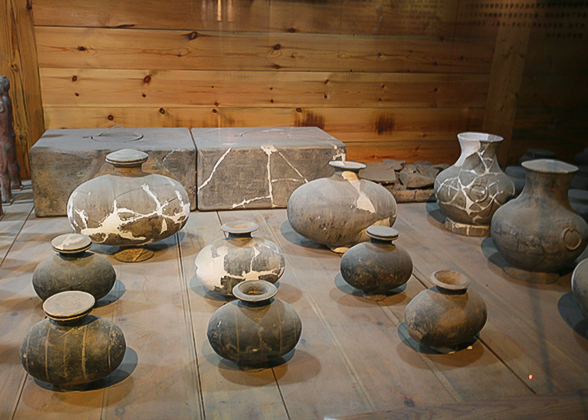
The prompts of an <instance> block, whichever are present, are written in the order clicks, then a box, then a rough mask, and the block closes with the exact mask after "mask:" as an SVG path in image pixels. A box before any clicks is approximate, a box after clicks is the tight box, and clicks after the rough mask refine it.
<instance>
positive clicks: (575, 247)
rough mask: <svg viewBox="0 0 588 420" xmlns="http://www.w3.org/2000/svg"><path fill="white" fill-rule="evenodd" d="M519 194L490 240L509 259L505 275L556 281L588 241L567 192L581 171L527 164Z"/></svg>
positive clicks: (497, 218) (495, 223) (499, 216)
mask: <svg viewBox="0 0 588 420" xmlns="http://www.w3.org/2000/svg"><path fill="white" fill-rule="evenodd" d="M523 167H524V168H525V169H526V170H527V175H526V181H525V188H524V189H523V192H522V193H521V195H520V196H519V197H518V198H516V199H515V200H512V201H510V202H508V203H507V204H505V205H504V206H502V207H501V208H500V209H499V210H498V211H497V212H496V214H495V215H494V218H493V219H492V240H493V241H494V245H496V249H498V251H499V252H500V254H502V256H503V257H504V258H505V259H506V261H507V263H508V266H507V267H505V268H504V270H505V271H506V273H507V274H509V275H511V276H512V277H515V278H517V279H519V280H524V281H529V282H534V283H552V282H555V281H557V280H558V279H559V275H558V273H557V272H558V271H559V270H560V269H561V268H563V267H564V266H565V265H566V264H568V263H570V262H572V261H573V260H574V259H576V258H577V257H578V256H579V255H580V254H581V253H582V251H584V248H586V244H587V241H588V225H587V224H586V222H585V221H584V219H582V217H580V216H579V215H578V214H577V213H576V212H575V211H574V210H573V209H572V207H571V206H570V202H569V200H568V189H569V186H570V182H571V180H572V178H573V176H574V173H575V172H576V170H577V168H576V167H575V166H573V165H569V164H567V163H564V162H560V161H557V160H549V159H540V160H532V161H527V162H524V163H523Z"/></svg>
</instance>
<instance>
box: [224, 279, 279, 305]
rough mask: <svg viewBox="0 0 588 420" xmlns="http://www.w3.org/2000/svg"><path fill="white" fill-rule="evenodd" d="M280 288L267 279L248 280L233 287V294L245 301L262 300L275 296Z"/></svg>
mask: <svg viewBox="0 0 588 420" xmlns="http://www.w3.org/2000/svg"><path fill="white" fill-rule="evenodd" d="M276 293H278V288H277V287H276V286H275V285H273V284H272V283H270V282H269V281H265V280H246V281H243V282H241V283H238V284H237V285H236V286H235V287H233V296H235V297H236V298H238V299H241V300H244V301H245V302H262V301H264V300H268V299H271V298H273V297H274V296H275V295H276Z"/></svg>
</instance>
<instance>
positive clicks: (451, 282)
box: [431, 270, 470, 290]
mask: <svg viewBox="0 0 588 420" xmlns="http://www.w3.org/2000/svg"><path fill="white" fill-rule="evenodd" d="M431 280H432V281H433V283H435V286H437V287H440V288H442V289H445V290H465V289H467V288H468V286H469V284H470V279H469V278H467V277H466V276H465V275H463V274H461V273H460V272H458V271H453V270H439V271H435V272H434V273H433V274H431Z"/></svg>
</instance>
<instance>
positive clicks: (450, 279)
mask: <svg viewBox="0 0 588 420" xmlns="http://www.w3.org/2000/svg"><path fill="white" fill-rule="evenodd" d="M431 280H432V281H433V283H434V284H435V286H434V287H432V288H430V289H427V290H424V291H422V292H420V293H419V294H418V295H416V296H415V298H414V299H413V300H411V301H410V303H409V304H408V305H407V306H406V312H405V314H404V319H405V322H406V329H407V331H408V333H409V334H410V336H411V337H412V338H414V339H415V340H416V341H418V342H419V343H422V344H425V345H427V346H429V347H433V348H435V349H439V350H441V351H445V349H451V348H453V347H456V346H459V345H460V344H463V343H465V342H467V341H469V340H471V339H472V338H474V336H475V335H476V334H478V333H479V332H480V331H481V330H482V328H484V325H485V324H486V318H487V311H486V304H485V303H484V300H483V299H482V297H481V296H480V295H479V294H478V293H476V292H474V291H472V290H468V285H469V284H470V280H469V279H468V278H467V277H466V276H464V275H463V274H461V273H459V272H457V271H452V270H441V271H437V272H435V273H433V274H432V275H431Z"/></svg>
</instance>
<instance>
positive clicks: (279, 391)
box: [271, 363, 292, 420]
mask: <svg viewBox="0 0 588 420" xmlns="http://www.w3.org/2000/svg"><path fill="white" fill-rule="evenodd" d="M271 369H272V375H274V381H276V387H277V388H278V393H279V394H280V398H281V399H282V404H283V405H284V410H285V411H286V416H287V417H288V420H291V419H292V417H290V412H289V411H288V406H287V405H286V400H285V399H284V394H282V389H281V388H280V383H279V382H278V377H277V376H276V371H275V370H274V365H273V363H272V364H271Z"/></svg>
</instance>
